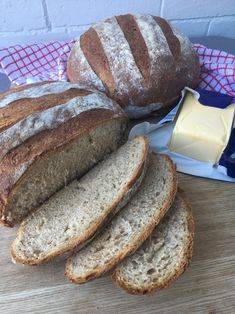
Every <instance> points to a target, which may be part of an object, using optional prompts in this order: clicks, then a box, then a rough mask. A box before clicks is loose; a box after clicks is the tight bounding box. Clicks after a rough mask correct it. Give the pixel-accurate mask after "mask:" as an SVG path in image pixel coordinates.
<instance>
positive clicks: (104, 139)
mask: <svg viewBox="0 0 235 314" xmlns="http://www.w3.org/2000/svg"><path fill="white" fill-rule="evenodd" d="M126 128H127V119H126V118H125V117H119V118H115V119H109V120H107V121H103V122H102V123H99V124H97V125H93V127H92V128H90V131H89V132H83V134H81V135H80V136H79V137H78V138H77V139H76V140H73V141H71V142H70V143H68V144H67V145H64V146H62V147H61V148H59V149H56V150H53V151H50V152H48V153H47V154H43V156H41V158H37V160H36V161H35V162H34V163H33V164H32V165H31V167H29V169H28V170H27V171H26V172H25V174H24V175H23V177H22V178H21V180H20V181H19V182H17V184H16V185H15V187H14V188H13V189H12V191H11V193H10V195H9V197H8V199H7V203H6V204H4V205H3V206H2V210H1V209H0V213H1V212H2V217H1V222H2V223H3V224H4V225H5V226H10V227H13V226H14V225H15V224H16V223H19V222H20V221H21V220H22V219H23V218H24V217H26V216H27V215H28V214H29V212H30V211H31V210H33V209H34V208H36V207H38V206H39V205H40V204H42V203H43V202H44V201H45V200H46V199H47V198H48V197H49V196H51V195H52V194H54V193H55V192H56V191H57V190H60V189H61V188H62V187H63V186H65V185H67V184H68V183H69V182H71V180H74V179H75V178H77V177H81V176H82V175H84V173H86V172H87V171H88V170H89V169H90V168H92V167H93V166H94V165H95V164H96V163H97V162H99V161H100V160H102V159H103V158H104V157H105V156H106V155H107V154H110V153H111V152H113V151H115V150H116V149H117V148H118V147H119V146H120V145H121V144H123V143H124V142H125V140H126ZM107 134H108V136H107Z"/></svg>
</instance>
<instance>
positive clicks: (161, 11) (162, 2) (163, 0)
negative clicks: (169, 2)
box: [160, 0, 165, 17]
mask: <svg viewBox="0 0 235 314" xmlns="http://www.w3.org/2000/svg"><path fill="white" fill-rule="evenodd" d="M164 5H165V0H162V1H161V5H160V16H161V17H163V9H164Z"/></svg>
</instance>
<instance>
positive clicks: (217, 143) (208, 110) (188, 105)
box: [168, 91, 235, 164]
mask: <svg viewBox="0 0 235 314" xmlns="http://www.w3.org/2000/svg"><path fill="white" fill-rule="evenodd" d="M234 112H235V104H231V105H229V106H228V107H227V108H225V109H220V108H215V107H211V106H205V105H202V104H200V102H199V101H198V99H197V96H196V95H194V94H193V93H192V92H190V91H187V93H186V96H185V98H184V101H183V104H182V107H181V109H180V112H179V115H178V118H177V120H176V123H175V127H174V130H173V133H172V137H171V139H170V143H169V145H168V146H169V148H170V149H171V150H172V151H174V152H176V153H178V154H181V155H185V156H188V157H191V158H193V159H197V160H200V161H205V162H209V163H212V164H216V163H218V161H219V159H220V157H221V155H222V152H223V150H224V148H225V147H226V146H227V143H228V140H229V136H230V133H231V128H232V124H233V118H234Z"/></svg>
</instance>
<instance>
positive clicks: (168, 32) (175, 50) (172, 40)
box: [153, 16, 180, 60]
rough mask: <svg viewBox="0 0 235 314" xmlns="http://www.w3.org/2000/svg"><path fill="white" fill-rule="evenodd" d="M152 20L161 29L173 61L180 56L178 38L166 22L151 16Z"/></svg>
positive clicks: (158, 17)
mask: <svg viewBox="0 0 235 314" xmlns="http://www.w3.org/2000/svg"><path fill="white" fill-rule="evenodd" d="M153 18H154V20H155V21H156V22H157V23H158V25H159V26H160V27H161V29H162V32H163V34H164V35H165V37H166V40H167V43H168V46H169V48H170V51H171V53H172V55H173V58H174V59H175V60H177V59H178V57H179V55H180V42H179V40H178V38H177V37H176V36H175V35H174V33H173V31H172V29H171V26H170V25H169V24H168V23H167V21H166V20H165V19H163V18H161V17H160V16H153Z"/></svg>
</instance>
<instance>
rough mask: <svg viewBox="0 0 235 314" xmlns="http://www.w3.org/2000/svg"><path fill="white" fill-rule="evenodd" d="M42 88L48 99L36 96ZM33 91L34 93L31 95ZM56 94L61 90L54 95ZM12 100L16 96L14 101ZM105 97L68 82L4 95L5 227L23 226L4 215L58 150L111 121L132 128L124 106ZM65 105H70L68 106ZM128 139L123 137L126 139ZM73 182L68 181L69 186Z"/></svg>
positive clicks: (0, 187) (0, 155) (0, 188)
mask: <svg viewBox="0 0 235 314" xmlns="http://www.w3.org/2000/svg"><path fill="white" fill-rule="evenodd" d="M51 86H52V87H51ZM53 86H54V87H53ZM41 87H44V88H48V91H44V92H43V93H42V92H41V93H42V94H43V95H41V96H40V97H37V93H38V92H39V91H40V90H38V88H41ZM50 89H51V90H50ZM29 90H31V91H32V92H31V94H30V95H27V93H29ZM53 90H54V91H57V92H56V93H51V91H52V92H53ZM22 92H23V93H26V95H25V96H26V97H23V96H24V94H23V96H22V95H21V94H20V93H22ZM39 95H40V93H39ZM93 96H94V99H93V98H92V97H93ZM7 97H11V98H9V101H7V99H8V98H7ZM14 97H15V98H16V100H14ZM21 97H23V98H21ZM87 97H90V99H88V98H87ZM104 97H105V95H103V94H97V93H94V92H91V91H86V90H84V89H81V88H79V85H77V84H76V85H75V84H70V83H68V82H50V83H48V82H43V83H36V84H31V85H27V86H24V87H19V88H16V89H14V90H12V92H11V91H9V92H7V93H5V94H2V95H1V97H0V118H1V120H0V121H1V122H0V142H1V150H0V159H1V164H0V174H1V175H0V221H1V222H2V223H4V224H5V225H7V226H13V225H14V224H15V223H16V222H18V221H12V222H11V221H9V220H8V219H7V218H6V216H5V213H6V211H7V210H8V206H9V203H10V200H11V198H12V196H13V195H14V193H15V192H16V191H17V189H18V186H19V185H20V184H21V183H23V182H24V181H25V180H27V177H28V176H30V172H31V170H32V169H34V167H35V166H36V165H37V163H39V162H40V160H41V159H42V158H47V157H48V158H49V156H50V157H51V158H53V156H56V154H58V152H60V151H63V150H65V149H68V148H69V147H71V146H73V144H74V141H76V140H77V139H78V138H80V137H83V136H84V135H85V134H89V132H91V130H94V129H95V128H96V127H98V126H100V125H105V124H107V123H109V122H110V121H111V120H112V119H114V120H123V123H124V124H126V125H127V117H126V116H125V114H124V113H123V111H122V110H121V108H120V107H119V106H118V105H117V104H116V103H115V102H113V101H111V100H110V99H108V98H107V97H105V98H104ZM12 100H13V101H12ZM93 100H94V101H93ZM70 102H71V105H70ZM72 102H74V103H72ZM80 102H81V105H80ZM86 102H87V103H86ZM92 102H93V103H92ZM66 103H68V104H69V105H68V106H67V107H64V104H66ZM86 105H87V108H86ZM63 108H64V109H63ZM62 109H63V110H62ZM50 110H51V112H50ZM47 119H48V121H47ZM124 121H125V122H124ZM23 132H24V133H23ZM124 138H125V135H124V134H123V140H124ZM121 143H122V140H121V135H120V144H121ZM120 144H119V145H120ZM91 145H92V143H91ZM72 179H73V178H72ZM72 179H69V178H65V182H66V180H67V182H68V181H70V180H72ZM54 192H55V191H54Z"/></svg>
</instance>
